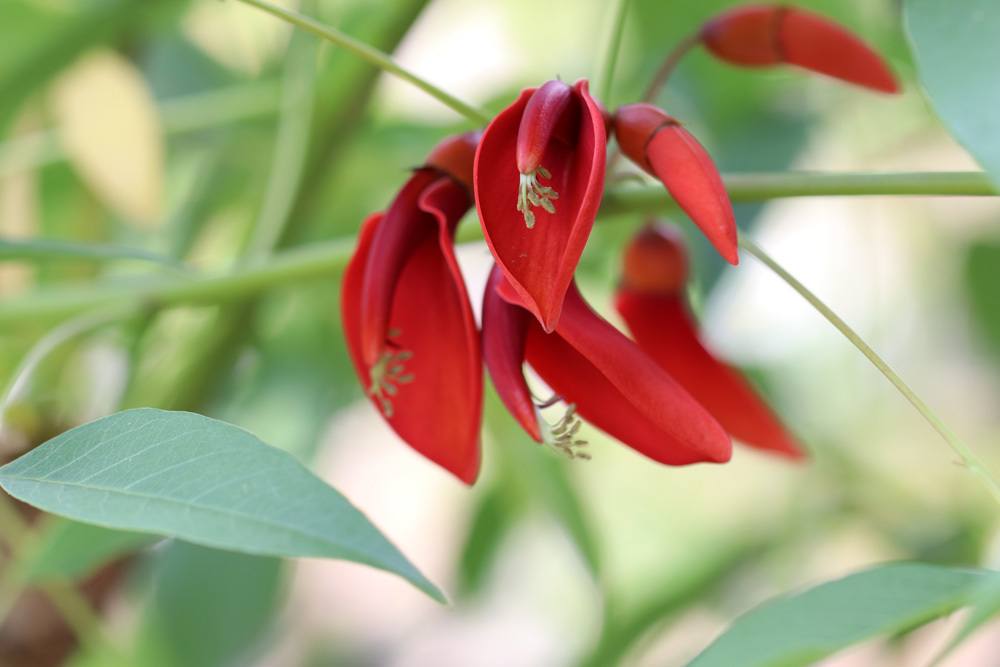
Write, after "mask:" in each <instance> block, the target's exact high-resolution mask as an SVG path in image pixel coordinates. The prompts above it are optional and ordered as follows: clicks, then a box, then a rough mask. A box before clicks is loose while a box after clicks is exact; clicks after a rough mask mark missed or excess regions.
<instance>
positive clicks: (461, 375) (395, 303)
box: [341, 133, 483, 484]
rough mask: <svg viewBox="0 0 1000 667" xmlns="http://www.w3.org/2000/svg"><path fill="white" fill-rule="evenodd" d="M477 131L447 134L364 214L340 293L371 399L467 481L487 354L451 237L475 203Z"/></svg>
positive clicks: (404, 434)
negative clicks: (392, 193)
mask: <svg viewBox="0 0 1000 667" xmlns="http://www.w3.org/2000/svg"><path fill="white" fill-rule="evenodd" d="M477 139H478V135H477V134H473V133H470V134H465V135H461V136H458V137H452V138H450V139H446V140H445V141H443V142H442V143H441V144H439V145H438V147H437V148H435V150H434V151H433V152H432V153H431V155H430V156H429V157H428V160H427V164H426V165H425V166H423V167H421V168H419V169H417V170H415V171H414V173H413V175H412V176H411V177H410V179H409V180H408V181H407V182H406V184H405V185H404V186H403V188H402V189H401V190H400V191H399V193H398V194H397V195H396V198H395V200H393V202H392V204H391V205H390V206H389V208H388V210H387V211H385V213H378V214H375V215H373V216H371V217H369V218H368V219H367V220H366V221H365V223H364V225H363V226H362V229H361V233H360V235H359V240H358V247H357V250H356V251H355V253H354V256H353V257H352V258H351V261H350V263H349V264H348V266H347V270H346V272H345V275H344V281H343V288H342V289H343V292H342V296H341V315H342V319H343V324H344V330H345V334H346V338H347V345H348V349H349V352H350V355H351V360H352V362H353V363H354V367H355V370H356V371H357V374H358V377H359V378H360V380H361V384H362V385H363V386H364V388H365V391H366V393H367V394H368V396H369V397H370V398H371V400H372V402H373V403H374V404H375V405H376V407H377V408H378V409H379V411H380V412H381V413H382V415H383V417H385V419H386V421H387V422H388V423H389V425H390V426H392V428H393V429H394V430H395V431H396V433H397V434H399V436H400V437H401V438H402V439H403V440H405V441H406V442H407V443H408V444H409V445H410V446H411V447H413V448H414V449H415V450H417V451H418V452H420V453H421V454H423V455H424V456H426V457H427V458H429V459H431V460H432V461H434V462H435V463H437V464H439V465H441V466H442V467H444V468H445V469H447V470H448V471H449V472H451V473H452V474H454V475H455V476H456V477H458V478H459V479H461V480H462V481H463V482H466V483H467V484H471V483H472V482H474V481H475V479H476V476H477V474H478V472H479V430H480V422H481V418H482V396H483V387H482V357H481V354H480V345H479V332H478V331H477V329H476V323H475V320H474V318H473V314H472V308H471V306H470V303H469V297H468V294H467V292H466V289H465V284H464V283H463V281H462V275H461V273H460V272H459V268H458V263H457V262H456V260H455V253H454V247H453V242H454V232H455V227H456V226H457V225H458V222H459V220H461V218H462V216H463V215H464V214H465V212H466V211H467V210H468V209H469V208H470V207H471V205H472V191H471V181H472V163H473V157H474V153H475V147H476V141H477Z"/></svg>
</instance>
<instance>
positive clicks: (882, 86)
mask: <svg viewBox="0 0 1000 667" xmlns="http://www.w3.org/2000/svg"><path fill="white" fill-rule="evenodd" d="M701 38H702V42H703V43H704V44H705V46H706V47H707V48H708V50H709V51H711V52H712V54H714V55H715V56H716V57H718V58H720V59H722V60H725V61H727V62H729V63H732V64H734V65H741V66H743V67H761V66H767V65H774V64H777V63H781V62H784V63H789V64H792V65H798V66H799V67H803V68H805V69H808V70H812V71H814V72H819V73H820V74H826V75H827V76H832V77H834V78H837V79H841V80H842V81H847V82H848V83H854V84H857V85H859V86H864V87H866V88H871V89H873V90H878V91H881V92H885V93H895V92H898V91H899V84H898V83H897V82H896V78H895V76H893V74H892V71H891V70H890V69H889V67H888V66H887V65H886V63H885V61H884V60H883V59H882V57H881V56H879V55H878V54H877V53H876V52H875V51H873V50H872V49H871V48H870V47H869V46H868V45H867V44H865V43H864V42H862V41H861V40H860V39H858V38H857V37H856V36H854V35H853V34H852V33H850V32H849V31H848V30H846V29H845V28H844V27H843V26H841V25H839V24H837V23H834V22H833V21H831V20H829V19H827V18H825V17H823V16H820V15H819V14H814V13H812V12H808V11H805V10H802V9H798V8H793V7H783V6H780V5H748V6H746V7H737V8H735V9H732V10H730V11H727V12H724V13H722V14H720V15H719V16H717V17H716V18H714V19H712V20H711V21H709V22H708V23H706V24H705V26H704V27H703V28H702V31H701Z"/></svg>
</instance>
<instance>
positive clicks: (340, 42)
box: [239, 0, 490, 125]
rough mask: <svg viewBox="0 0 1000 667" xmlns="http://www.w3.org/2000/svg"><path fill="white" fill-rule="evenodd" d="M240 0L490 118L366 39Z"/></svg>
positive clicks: (258, 1) (469, 114)
mask: <svg viewBox="0 0 1000 667" xmlns="http://www.w3.org/2000/svg"><path fill="white" fill-rule="evenodd" d="M239 1H240V2H242V3H244V4H247V5H251V6H253V7H256V8H257V9H260V10H261V11H265V12H267V13H268V14H271V15H272V16H276V17H277V18H279V19H281V20H283V21H286V22H288V23H291V24H292V25H294V26H296V27H298V28H301V29H302V30H305V31H307V32H311V33H312V34H314V35H316V36H318V37H322V38H323V39H325V40H328V41H330V42H333V43H334V44H336V45H337V46H340V47H342V48H345V49H347V50H348V51H350V52H352V53H354V54H355V55H356V56H358V57H360V58H362V59H364V60H367V61H368V62H369V63H371V64H372V65H374V66H376V67H378V68H379V69H381V70H383V71H385V72H388V73H390V74H394V75H395V76H397V77H399V78H400V79H402V80H404V81H406V82H408V83H411V84H413V85H414V86H416V87H417V88H419V89H420V90H422V91H424V92H425V93H427V94H428V95H430V96H431V97H433V98H435V99H437V100H438V101H439V102H441V103H442V104H444V105H445V106H447V107H449V108H451V109H453V110H454V111H456V112H457V113H459V114H461V115H463V116H465V117H466V118H468V119H469V120H471V121H472V122H473V123H475V124H477V125H485V124H487V123H489V122H490V115H489V114H487V113H486V112H485V111H483V110H481V109H477V108H476V107H474V106H472V105H471V104H468V103H466V102H463V101H462V100H460V99H458V98H457V97H455V96H454V95H451V94H449V93H447V92H445V91H443V90H441V89H440V88H438V87H437V86H435V85H434V84H432V83H430V82H429V81H427V80H425V79H423V78H421V77H420V76H418V75H417V74H415V73H413V72H411V71H410V70H408V69H406V68H405V67H403V66H402V65H400V64H399V63H397V62H396V61H395V60H393V59H392V58H391V57H390V56H388V55H386V54H385V53H382V52H381V51H379V50H378V49H376V48H373V47H371V46H369V45H368V44H365V43H364V42H362V41H360V40H357V39H355V38H353V37H351V36H350V35H347V34H344V33H342V32H340V31H339V30H337V29H336V28H333V27H331V26H328V25H324V24H323V23H320V22H319V21H317V20H316V19H313V18H310V17H308V16H304V15H302V14H299V13H298V12H293V11H291V10H288V9H284V8H282V7H278V6H277V5H273V4H271V3H270V2H267V1H266V0H239Z"/></svg>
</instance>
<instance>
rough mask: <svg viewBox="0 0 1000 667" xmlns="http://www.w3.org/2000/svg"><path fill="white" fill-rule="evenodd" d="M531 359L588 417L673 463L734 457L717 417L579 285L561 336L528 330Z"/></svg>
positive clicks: (565, 315)
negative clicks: (593, 307)
mask: <svg viewBox="0 0 1000 667" xmlns="http://www.w3.org/2000/svg"><path fill="white" fill-rule="evenodd" d="M527 358H528V362H529V363H530V364H531V366H532V368H534V369H535V370H536V371H537V372H538V374H539V375H540V376H541V377H542V379H544V380H545V382H546V383H547V384H548V385H549V386H550V387H552V389H553V390H554V391H555V392H556V393H558V394H560V395H561V396H563V398H564V399H565V400H567V401H568V402H570V403H574V404H576V406H577V410H578V412H579V414H580V416H582V417H583V418H584V419H586V420H587V421H589V422H591V423H592V424H594V425H595V426H597V427H598V428H600V429H602V430H604V431H606V432H607V433H609V434H610V435H612V436H614V437H615V438H617V439H619V440H621V441H622V442H623V443H624V444H626V445H628V446H629V447H632V448H633V449H635V450H637V451H639V452H641V453H642V454H645V455H646V456H648V457H650V458H652V459H654V460H656V461H659V462H661V463H667V464H670V465H682V464H686V463H695V462H699V461H712V462H717V463H722V462H725V461H728V460H729V458H730V456H731V455H732V445H731V443H730V441H729V436H727V435H726V433H725V431H724V430H723V429H722V427H721V426H720V425H719V423H718V422H716V421H715V419H714V418H713V417H712V416H711V415H710V414H709V413H708V412H707V411H706V410H705V409H704V408H703V407H702V406H701V405H699V404H698V402H697V401H695V400H694V399H693V398H692V397H691V396H690V395H689V394H688V393H687V392H686V391H685V390H684V389H683V388H681V386H680V385H678V384H677V383H676V382H675V381H674V380H673V379H672V378H671V377H670V376H669V375H667V374H666V373H665V372H664V371H663V370H662V369H661V368H660V367H659V366H658V365H657V364H656V362H654V361H653V360H652V359H651V358H650V357H649V356H648V355H646V354H645V353H644V352H643V351H642V350H640V349H639V347H638V346H637V345H636V344H635V343H633V342H632V341H630V340H629V339H628V338H626V337H625V336H624V335H623V334H622V333H621V332H619V331H618V330H617V329H615V328H614V327H613V326H611V325H610V324H609V323H608V322H607V321H605V320H604V319H602V318H601V317H600V316H599V315H597V314H596V313H594V311H592V310H591V309H590V307H589V306H587V304H586V303H585V302H584V301H583V298H582V297H581V296H580V293H579V292H578V291H577V290H576V288H575V286H571V287H570V289H569V291H568V292H567V294H566V305H565V308H564V312H563V317H562V320H561V321H560V325H559V329H558V330H557V331H556V333H555V334H545V333H543V332H542V331H541V330H540V329H539V328H538V327H535V326H533V327H530V328H529V330H528V344H527Z"/></svg>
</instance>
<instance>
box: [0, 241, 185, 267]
mask: <svg viewBox="0 0 1000 667" xmlns="http://www.w3.org/2000/svg"><path fill="white" fill-rule="evenodd" d="M8 260H18V261H38V262H45V261H53V260H55V261H79V260H86V261H91V262H105V261H118V260H132V261H138V262H149V263H152V264H159V265H161V266H164V267H167V268H171V269H175V270H181V269H183V268H184V265H183V264H182V263H181V262H179V261H178V260H176V259H174V258H172V257H166V256H164V255H157V254H156V253H152V252H147V251H146V250H142V249H141V248H128V247H124V246H117V245H109V244H105V243H75V242H72V241H62V240H59V239H39V238H27V239H4V238H0V262H3V261H8Z"/></svg>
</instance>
